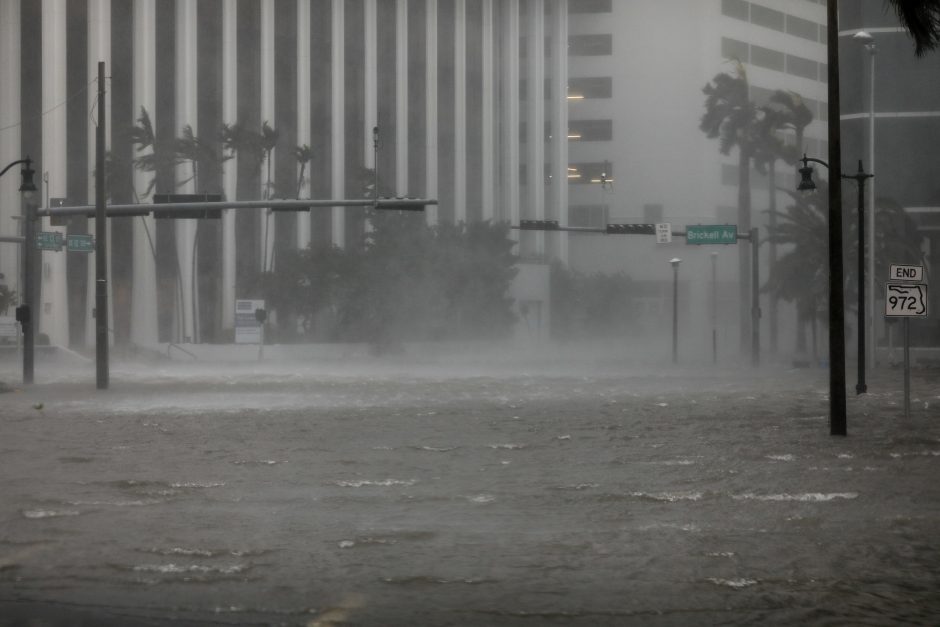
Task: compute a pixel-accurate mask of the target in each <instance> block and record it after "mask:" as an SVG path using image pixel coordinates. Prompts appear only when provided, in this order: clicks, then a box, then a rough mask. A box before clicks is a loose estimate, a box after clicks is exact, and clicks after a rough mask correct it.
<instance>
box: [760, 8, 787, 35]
mask: <svg viewBox="0 0 940 627" xmlns="http://www.w3.org/2000/svg"><path fill="white" fill-rule="evenodd" d="M785 21H786V20H785V18H784V14H783V13H781V12H780V11H774V10H773V9H768V8H767V7H764V6H761V5H759V4H752V5H751V23H752V24H757V25H758V26H763V27H764V28H772V29H773V30H778V31H781V32H783V30H784V22H785Z"/></svg>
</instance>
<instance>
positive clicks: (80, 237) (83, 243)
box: [65, 233, 95, 253]
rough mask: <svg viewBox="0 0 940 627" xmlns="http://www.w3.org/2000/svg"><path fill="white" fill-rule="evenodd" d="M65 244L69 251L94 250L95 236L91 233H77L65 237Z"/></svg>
mask: <svg viewBox="0 0 940 627" xmlns="http://www.w3.org/2000/svg"><path fill="white" fill-rule="evenodd" d="M65 246H66V248H68V250H69V252H71V253H93V252H95V238H94V237H93V236H91V235H84V234H80V233H77V234H75V235H71V234H70V235H67V236H66V237H65Z"/></svg>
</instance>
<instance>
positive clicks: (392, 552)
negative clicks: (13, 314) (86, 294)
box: [0, 362, 940, 626]
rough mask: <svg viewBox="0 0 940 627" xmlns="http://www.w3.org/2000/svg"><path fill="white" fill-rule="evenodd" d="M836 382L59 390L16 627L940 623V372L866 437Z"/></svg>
mask: <svg viewBox="0 0 940 627" xmlns="http://www.w3.org/2000/svg"><path fill="white" fill-rule="evenodd" d="M543 366H544V364H543ZM487 373H489V374H487ZM827 377H828V375H827V373H826V372H825V371H822V370H809V369H804V370H782V369H781V370H774V369H772V368H764V369H763V370H762V371H761V372H752V371H748V370H714V369H702V370H699V371H696V372H690V371H681V372H680V371H673V370H667V369H664V370H662V371H659V372H653V371H649V370H640V369H636V368H627V367H624V368H619V369H618V368H616V367H611V364H604V367H603V368H593V369H586V370H585V371H584V372H583V373H580V374H578V375H576V376H575V375H572V374H570V373H569V374H564V372H563V370H561V369H559V370H554V369H552V368H548V367H542V368H531V369H528V370H525V369H520V368H515V367H513V368H509V367H507V368H505V369H502V368H500V367H498V366H497V367H494V366H493V365H492V364H490V365H487V364H485V363H481V364H478V365H476V366H465V367H458V368H444V367H442V366H440V364H437V363H433V362H431V363H425V364H410V365H409V366H408V367H407V368H403V367H400V366H399V365H396V364H394V363H388V364H385V365H380V366H375V367H373V368H371V369H366V370H356V369H353V368H350V369H348V370H344V368H343V367H333V368H326V367H324V368H320V369H316V368H294V367H290V366H289V365H285V364H281V365H278V366H270V367H264V366H261V365H243V366H239V367H232V366H230V365H228V366H219V367H218V368H214V367H207V366H205V365H203V366H199V367H197V366H195V365H193V366H187V365H183V366H180V365H176V364H174V365H172V367H170V366H167V367H166V368H164V369H156V370H152V369H145V368H135V367H124V368H122V367H120V366H118V367H116V368H115V370H114V372H113V373H112V389H110V390H108V391H105V392H96V391H95V390H94V382H93V376H92V377H88V376H87V373H86V374H83V375H81V377H79V376H77V375H75V374H74V373H67V374H62V375H61V376H59V377H55V376H48V377H47V378H46V379H45V381H46V382H45V383H40V384H38V385H36V386H35V387H33V388H30V389H27V390H23V391H18V392H12V393H8V394H3V395H2V396H0V425H2V426H0V428H2V439H0V451H2V456H0V459H2V462H0V464H2V472H0V521H2V530H0V617H3V618H0V625H18V624H25V623H26V620H27V619H30V618H41V619H43V620H45V621H46V622H42V623H36V624H43V625H49V624H52V625H66V624H69V625H72V624H87V625H132V626H134V625H163V624H176V625H208V624H220V625H226V624H239V625H246V624H265V625H268V624H270V625H304V626H306V625H320V626H323V625H385V626H393V625H435V626H436V625H481V626H482V625H553V624H558V625H561V624H564V625H585V626H587V625H692V624H695V625H705V624H725V625H727V624H814V625H836V624H872V625H876V624H877V625H886V624H914V625H926V624H936V623H937V622H938V621H940V592H938V591H940V542H938V532H937V530H938V529H940V482H938V480H937V479H938V477H940V380H938V379H940V377H938V375H937V373H936V371H932V372H931V371H923V372H921V373H918V374H917V376H916V377H915V379H914V381H913V399H914V400H913V402H912V408H913V412H912V414H913V415H912V417H911V418H910V419H909V420H906V421H905V420H904V418H903V409H902V407H903V398H902V396H901V390H902V382H901V374H900V372H898V371H895V370H890V371H882V372H876V373H874V374H873V375H872V376H871V377H870V379H869V389H870V390H871V391H872V393H870V394H868V395H865V396H862V397H855V396H854V395H850V397H849V437H847V438H833V437H831V436H829V435H828V433H829V429H828V417H827V415H828V400H827V396H826V395H827V393H828V378H827ZM7 380H8V381H10V380H12V377H8V378H7ZM82 621H85V622H82Z"/></svg>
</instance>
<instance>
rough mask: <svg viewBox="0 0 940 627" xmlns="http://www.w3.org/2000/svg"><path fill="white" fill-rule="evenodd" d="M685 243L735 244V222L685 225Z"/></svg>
mask: <svg viewBox="0 0 940 627" xmlns="http://www.w3.org/2000/svg"><path fill="white" fill-rule="evenodd" d="M685 243H686V244H737V243H738V227H737V225H736V224H704V225H695V226H686V227H685Z"/></svg>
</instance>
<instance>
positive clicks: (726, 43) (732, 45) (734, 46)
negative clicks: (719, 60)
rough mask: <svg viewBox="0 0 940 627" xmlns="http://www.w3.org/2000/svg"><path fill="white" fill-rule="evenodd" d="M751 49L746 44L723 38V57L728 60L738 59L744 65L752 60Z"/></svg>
mask: <svg viewBox="0 0 940 627" xmlns="http://www.w3.org/2000/svg"><path fill="white" fill-rule="evenodd" d="M749 48H750V46H748V45H747V43H746V42H743V41H739V40H737V39H729V38H728V37H722V38H721V56H723V57H724V58H726V59H737V60H738V61H741V62H742V63H747V62H748V61H749V60H750V55H749V54H748V49H749Z"/></svg>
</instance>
